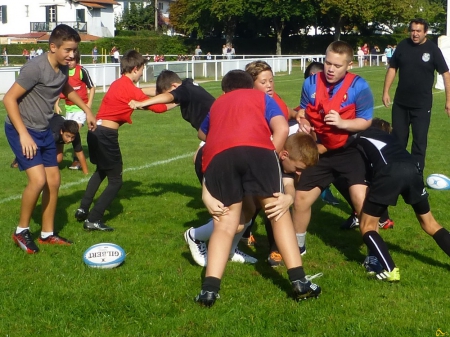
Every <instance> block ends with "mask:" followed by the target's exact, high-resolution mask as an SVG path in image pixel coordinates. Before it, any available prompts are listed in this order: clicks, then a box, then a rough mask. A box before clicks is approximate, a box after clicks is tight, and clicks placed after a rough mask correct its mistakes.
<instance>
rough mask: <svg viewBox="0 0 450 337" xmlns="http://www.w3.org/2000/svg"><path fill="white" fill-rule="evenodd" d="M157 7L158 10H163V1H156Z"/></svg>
mask: <svg viewBox="0 0 450 337" xmlns="http://www.w3.org/2000/svg"><path fill="white" fill-rule="evenodd" d="M158 9H159V10H160V11H163V10H164V3H162V2H158Z"/></svg>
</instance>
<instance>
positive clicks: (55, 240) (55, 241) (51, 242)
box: [38, 234, 73, 246]
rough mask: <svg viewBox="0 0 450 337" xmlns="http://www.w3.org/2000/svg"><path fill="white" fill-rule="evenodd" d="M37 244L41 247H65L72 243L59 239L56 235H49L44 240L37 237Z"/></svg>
mask: <svg viewBox="0 0 450 337" xmlns="http://www.w3.org/2000/svg"><path fill="white" fill-rule="evenodd" d="M38 242H39V243H40V244H41V245H65V246H70V245H71V244H72V243H73V242H72V241H69V240H67V239H64V238H63V237H60V236H59V235H58V234H53V235H50V236H49V237H47V238H45V239H43V238H42V237H39V239H38Z"/></svg>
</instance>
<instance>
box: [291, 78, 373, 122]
mask: <svg viewBox="0 0 450 337" xmlns="http://www.w3.org/2000/svg"><path fill="white" fill-rule="evenodd" d="M316 81H317V75H316V74H314V75H312V76H310V77H308V78H307V79H306V80H305V82H304V83H303V88H302V96H301V99H300V107H301V108H302V109H305V108H306V106H307V105H308V104H311V105H313V106H314V105H315V104H316V99H315V97H316V83H317V82H316ZM343 82H344V79H341V80H340V81H339V82H337V83H336V84H335V86H334V89H333V94H334V93H336V92H338V90H339V89H340V88H341V86H342V83H343ZM329 86H330V85H329V84H327V87H329ZM350 104H355V109H356V116H355V118H363V119H365V120H369V119H372V117H373V104H374V102H373V95H372V91H371V90H370V87H369V84H368V83H367V82H366V81H365V80H364V79H363V78H362V77H359V76H356V77H355V79H354V80H353V83H352V84H351V85H350V87H349V88H348V90H347V99H345V100H344V101H343V102H342V103H341V108H344V107H346V106H347V105H350Z"/></svg>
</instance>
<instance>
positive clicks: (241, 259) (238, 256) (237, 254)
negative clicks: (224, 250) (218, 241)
mask: <svg viewBox="0 0 450 337" xmlns="http://www.w3.org/2000/svg"><path fill="white" fill-rule="evenodd" d="M230 261H231V262H238V263H252V264H253V263H256V262H258V260H257V259H255V258H254V257H252V256H250V255H247V254H245V253H244V252H241V251H240V250H239V249H237V248H236V249H235V250H234V254H233V255H230Z"/></svg>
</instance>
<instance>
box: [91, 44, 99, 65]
mask: <svg viewBox="0 0 450 337" xmlns="http://www.w3.org/2000/svg"><path fill="white" fill-rule="evenodd" d="M97 58H98V49H97V46H94V48H93V49H92V63H97Z"/></svg>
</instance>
